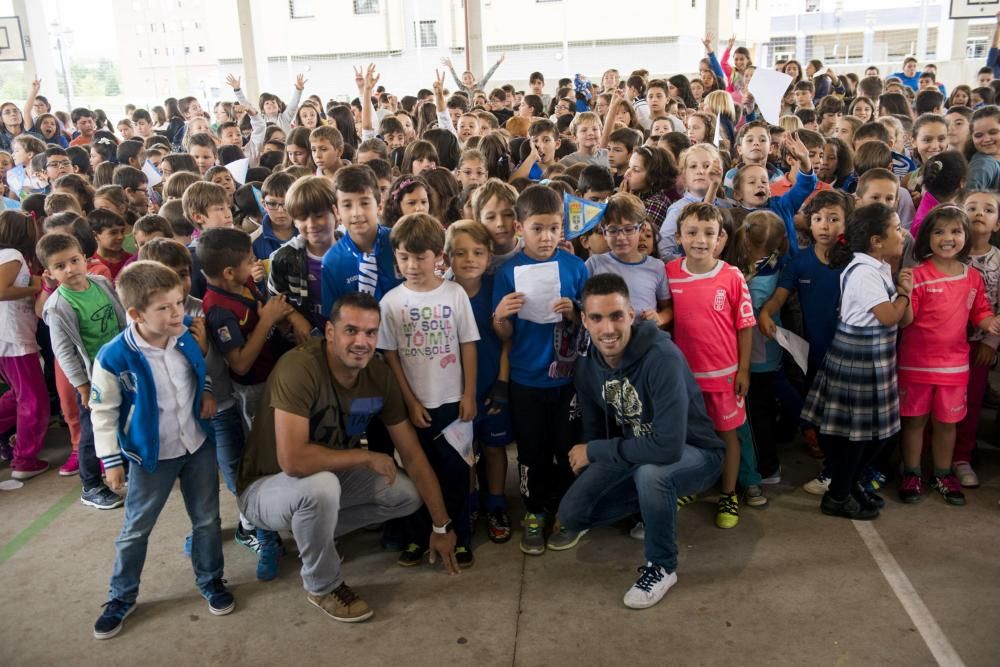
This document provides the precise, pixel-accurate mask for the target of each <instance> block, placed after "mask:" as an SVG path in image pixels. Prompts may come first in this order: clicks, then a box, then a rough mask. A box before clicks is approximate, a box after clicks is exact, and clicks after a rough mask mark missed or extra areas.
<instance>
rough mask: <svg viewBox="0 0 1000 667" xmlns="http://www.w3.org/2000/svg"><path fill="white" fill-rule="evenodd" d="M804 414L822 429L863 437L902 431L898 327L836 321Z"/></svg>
mask: <svg viewBox="0 0 1000 667" xmlns="http://www.w3.org/2000/svg"><path fill="white" fill-rule="evenodd" d="M802 419H803V420H804V421H806V422H809V423H810V424H813V425H814V426H816V428H817V429H818V430H819V432H820V433H822V434H823V435H831V436H838V437H841V438H847V439H848V440H853V441H858V442H864V441H872V440H886V439H888V438H889V437H891V436H893V435H895V434H896V433H898V432H899V429H900V426H899V393H898V391H897V388H896V327H895V326H892V327H885V326H875V327H856V326H852V325H849V324H844V323H843V322H837V332H836V334H835V335H834V337H833V342H832V343H831V344H830V349H829V350H828V351H827V353H826V356H825V357H824V358H823V364H822V365H821V366H820V370H819V372H818V373H817V374H816V379H815V380H814V381H813V383H812V387H811V388H810V389H809V395H808V396H807V397H806V401H805V405H804V406H803V408H802Z"/></svg>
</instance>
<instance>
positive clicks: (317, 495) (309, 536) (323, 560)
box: [239, 468, 423, 595]
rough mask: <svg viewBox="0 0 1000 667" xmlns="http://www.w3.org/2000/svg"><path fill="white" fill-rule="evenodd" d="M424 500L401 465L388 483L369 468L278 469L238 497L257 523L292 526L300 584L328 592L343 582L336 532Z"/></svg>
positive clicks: (406, 513)
mask: <svg viewBox="0 0 1000 667" xmlns="http://www.w3.org/2000/svg"><path fill="white" fill-rule="evenodd" d="M422 503H423V501H422V500H421V499H420V495H419V494H418V493H417V488H416V487H415V486H414V485H413V482H412V481H411V480H410V478H409V477H407V476H406V474H405V473H403V471H399V472H398V474H397V475H396V480H395V482H393V484H392V485H391V486H390V485H389V484H387V483H386V479H385V477H383V476H382V475H379V474H376V473H374V472H372V471H370V470H368V469H367V468H352V469H350V470H346V471H344V472H338V473H332V472H318V473H315V474H313V475H309V476H308V477H290V476H288V475H286V474H285V473H278V474H277V475H271V476H270V477H263V478H261V479H258V480H257V481H256V482H254V483H253V484H251V485H250V486H249V487H247V488H246V489H245V490H244V491H243V493H241V494H240V497H239V506H240V511H241V512H242V513H243V515H244V516H246V518H247V519H249V520H250V521H251V522H252V523H253V524H254V525H255V526H257V527H259V528H264V529H266V530H290V531H292V535H293V536H294V537H295V543H296V544H297V545H298V547H299V555H300V556H301V558H302V584H303V586H304V587H305V589H306V591H307V592H309V593H312V594H313V595H326V594H327V593H329V592H330V591H332V590H333V589H335V588H337V586H339V585H340V584H341V583H343V577H342V576H341V573H340V556H339V555H338V554H337V548H336V545H335V544H334V543H333V540H334V538H335V537H339V536H340V535H344V534H346V533H349V532H351V531H354V530H357V529H358V528H363V527H364V526H368V525H371V524H373V523H381V522H384V521H388V520H389V519H395V518H397V517H402V516H409V515H410V514H412V513H413V512H415V511H416V510H417V509H418V508H419V507H420V505H421V504H422Z"/></svg>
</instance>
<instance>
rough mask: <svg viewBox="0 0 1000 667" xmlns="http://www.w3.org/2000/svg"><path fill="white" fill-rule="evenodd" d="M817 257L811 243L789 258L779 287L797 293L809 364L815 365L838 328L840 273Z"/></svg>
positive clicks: (840, 269) (827, 347)
mask: <svg viewBox="0 0 1000 667" xmlns="http://www.w3.org/2000/svg"><path fill="white" fill-rule="evenodd" d="M842 271H843V268H839V269H832V268H830V267H829V266H828V265H826V264H824V263H823V262H821V261H819V258H818V257H817V256H816V248H815V247H813V246H810V247H808V248H805V249H803V250H802V252H800V253H798V254H796V255H795V256H794V257H792V258H791V260H789V262H788V265H787V266H786V267H785V270H784V271H783V272H782V274H781V279H780V280H779V281H778V287H783V288H784V289H786V290H789V291H790V292H796V291H797V292H798V293H799V303H801V304H802V326H803V329H805V331H804V332H803V333H805V338H806V340H807V341H809V365H810V366H812V367H814V368H815V367H818V366H819V364H820V363H821V362H822V361H823V357H824V356H825V355H826V351H827V350H828V349H829V348H830V343H831V342H832V341H833V334H834V332H835V331H836V330H837V304H838V303H839V302H840V274H841V272H842Z"/></svg>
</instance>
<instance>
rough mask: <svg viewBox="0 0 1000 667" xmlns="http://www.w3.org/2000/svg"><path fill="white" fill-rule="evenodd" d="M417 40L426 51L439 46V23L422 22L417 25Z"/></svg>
mask: <svg viewBox="0 0 1000 667" xmlns="http://www.w3.org/2000/svg"><path fill="white" fill-rule="evenodd" d="M417 40H418V41H419V44H420V47H421V48H424V49H426V48H433V47H435V46H437V45H438V37H437V21H421V22H420V23H419V24H418V25H417Z"/></svg>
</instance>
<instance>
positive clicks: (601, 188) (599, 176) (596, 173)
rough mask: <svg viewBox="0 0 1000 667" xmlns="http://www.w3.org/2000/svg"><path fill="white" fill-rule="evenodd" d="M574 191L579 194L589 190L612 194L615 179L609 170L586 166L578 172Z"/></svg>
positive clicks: (591, 165)
mask: <svg viewBox="0 0 1000 667" xmlns="http://www.w3.org/2000/svg"><path fill="white" fill-rule="evenodd" d="M576 189H577V191H578V192H579V193H580V194H584V193H586V192H588V191H590V190H593V191H594V192H612V191H614V189H615V177H614V176H612V175H611V170H609V169H608V168H607V167H604V166H602V165H599V164H588V165H587V166H586V167H584V168H583V171H582V172H580V178H579V179H578V180H577V182H576Z"/></svg>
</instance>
